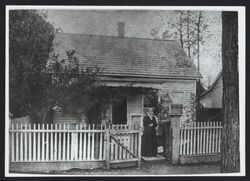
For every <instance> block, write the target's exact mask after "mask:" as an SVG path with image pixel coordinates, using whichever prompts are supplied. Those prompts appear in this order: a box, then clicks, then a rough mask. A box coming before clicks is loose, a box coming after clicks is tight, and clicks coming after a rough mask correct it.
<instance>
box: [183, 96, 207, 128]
mask: <svg viewBox="0 0 250 181" xmlns="http://www.w3.org/2000/svg"><path fill="white" fill-rule="evenodd" d="M190 99H191V102H190V103H189V104H187V105H184V106H183V114H182V116H181V122H182V123H186V122H193V121H199V117H200V115H199V114H200V112H201V109H202V105H201V104H200V103H199V101H197V99H196V97H195V95H194V94H191V95H190Z"/></svg>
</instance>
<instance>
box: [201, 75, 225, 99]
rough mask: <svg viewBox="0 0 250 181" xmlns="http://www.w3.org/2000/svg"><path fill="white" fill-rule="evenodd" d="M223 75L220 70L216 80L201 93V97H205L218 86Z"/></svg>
mask: <svg viewBox="0 0 250 181" xmlns="http://www.w3.org/2000/svg"><path fill="white" fill-rule="evenodd" d="M221 77H222V71H220V72H219V73H218V75H217V77H216V78H215V80H214V82H213V83H212V85H211V86H210V87H209V89H208V90H207V91H205V92H203V93H202V94H201V95H200V98H202V97H204V96H205V95H206V94H208V93H209V92H211V91H212V90H213V89H214V87H215V86H216V84H217V83H218V82H219V80H220V78H221Z"/></svg>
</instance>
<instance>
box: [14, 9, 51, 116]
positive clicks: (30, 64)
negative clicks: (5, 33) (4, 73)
mask: <svg viewBox="0 0 250 181" xmlns="http://www.w3.org/2000/svg"><path fill="white" fill-rule="evenodd" d="M54 31H55V30H54V28H53V26H52V25H51V24H50V23H49V22H48V21H47V20H46V16H45V14H43V13H41V12H38V11H36V10H11V11H9V88H10V92H9V95H10V97H9V98H10V113H11V114H12V115H13V116H14V117H19V116H25V115H28V114H30V113H31V112H32V111H34V108H35V107H36V108H37V109H39V108H40V107H41V106H42V104H43V99H44V97H45V96H46V92H47V84H48V83H49V82H48V77H47V75H46V74H45V72H44V70H45V67H46V63H47V60H48V57H49V53H50V52H51V50H52V41H53V39H54Z"/></svg>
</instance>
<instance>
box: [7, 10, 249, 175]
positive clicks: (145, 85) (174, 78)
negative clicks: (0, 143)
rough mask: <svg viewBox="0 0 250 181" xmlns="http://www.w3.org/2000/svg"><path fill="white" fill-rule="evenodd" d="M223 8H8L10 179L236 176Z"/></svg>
mask: <svg viewBox="0 0 250 181" xmlns="http://www.w3.org/2000/svg"><path fill="white" fill-rule="evenodd" d="M230 8H231V9H230ZM230 8H225V7H224V8H219V7H210V8H208V7H207V8H206V7H199V8H198V7H175V8H171V7H169V8H168V7H101V6H100V7H86V6H83V7H81V6H78V7H67V6H58V7H53V6H52V7H49V6H38V7H36V6H29V7H22V6H7V7H6V50H7V53H6V55H7V57H6V82H7V84H6V85H7V86H6V87H7V88H6V120H5V123H6V128H5V129H6V130H5V131H6V144H5V145H6V152H5V159H6V160H5V165H6V168H5V169H6V170H7V171H6V175H7V176H26V175H27V174H29V175H30V174H32V175H34V176H36V175H42V176H43V175H44V176H52V175H56V176H73V175H78V176H103V175H108V176H147V175H148V176H171V175H177V176H178V175H187V176H188V175H190V174H191V175H200V174H201V175H208V176H212V175H217V176H218V175H219V176H220V175H221V176H223V174H225V173H227V174H228V173H230V174H232V175H238V176H239V175H244V174H245V167H244V165H245V160H244V158H245V157H244V154H245V142H244V140H245V137H244V135H245V130H244V129H245V127H243V126H244V125H245V120H244V115H243V116H242V110H243V114H245V112H244V110H245V107H242V106H244V105H245V104H244V105H243V103H244V102H242V101H244V100H242V99H240V98H242V96H243V98H244V94H243V93H242V92H241V90H242V88H243V89H244V86H245V85H244V84H245V82H244V79H243V78H244V76H245V74H244V70H242V67H243V69H244V63H245V59H244V58H245V57H244V50H245V47H244V45H243V46H242V44H241V43H242V42H243V41H242V38H243V39H244V36H245V33H244V31H245V29H244V28H242V27H244V24H243V25H242V22H243V23H245V21H244V19H245V9H244V7H230ZM240 52H241V53H240ZM242 65H243V66H242ZM239 72H240V73H243V75H241V74H239ZM242 76H243V77H242ZM242 81H243V84H242ZM244 99H245V98H244Z"/></svg>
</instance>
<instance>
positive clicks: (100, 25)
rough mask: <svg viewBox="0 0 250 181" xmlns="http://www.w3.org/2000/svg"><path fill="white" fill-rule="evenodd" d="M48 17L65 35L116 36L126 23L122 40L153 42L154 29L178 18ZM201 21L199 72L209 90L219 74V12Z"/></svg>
mask: <svg viewBox="0 0 250 181" xmlns="http://www.w3.org/2000/svg"><path fill="white" fill-rule="evenodd" d="M47 15H48V21H50V22H51V23H52V24H53V25H54V27H55V28H60V29H61V30H62V31H63V32H65V33H79V34H94V35H110V36H117V23H118V22H125V36H126V37H136V38H153V37H152V35H151V34H150V33H151V30H152V29H153V28H155V27H157V28H158V29H159V31H160V32H162V31H164V30H165V29H166V28H169V27H168V26H167V24H168V22H174V21H176V18H177V17H176V15H175V13H174V11H171V10H161V11H159V10H47ZM204 18H205V20H206V21H207V23H208V25H209V26H208V29H207V32H206V37H205V42H204V44H203V45H201V55H200V72H201V74H202V76H203V79H202V82H203V83H204V84H205V86H209V85H210V84H211V83H212V82H213V81H214V79H215V78H216V76H217V74H218V73H219V71H220V70H221V62H222V60H221V55H220V51H221V48H220V47H221V35H222V24H221V23H222V21H221V12H219V11H204ZM195 63H196V62H195Z"/></svg>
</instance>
